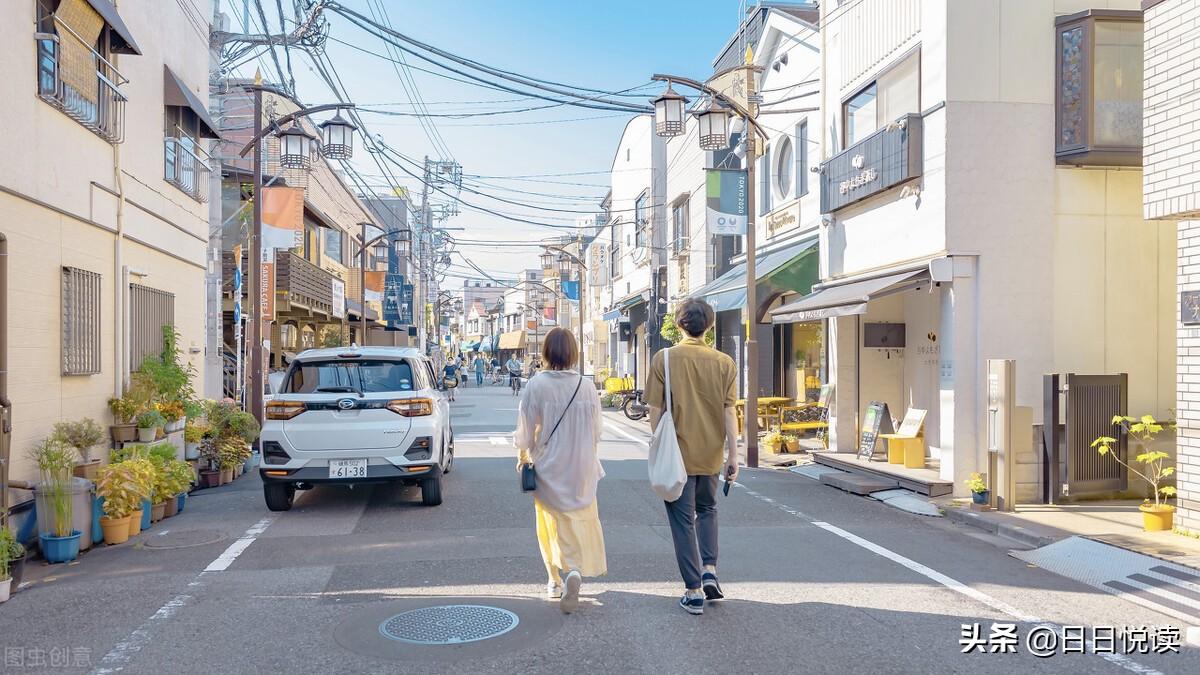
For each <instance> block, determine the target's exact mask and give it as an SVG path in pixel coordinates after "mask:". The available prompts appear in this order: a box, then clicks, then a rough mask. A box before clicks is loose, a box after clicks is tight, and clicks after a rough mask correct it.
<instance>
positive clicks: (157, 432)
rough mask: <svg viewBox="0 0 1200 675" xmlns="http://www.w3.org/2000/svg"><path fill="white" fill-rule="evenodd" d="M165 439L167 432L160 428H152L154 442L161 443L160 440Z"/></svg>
mask: <svg viewBox="0 0 1200 675" xmlns="http://www.w3.org/2000/svg"><path fill="white" fill-rule="evenodd" d="M166 437H167V432H166V431H164V430H163V428H162V427H155V428H154V440H156V441H161V440H162V439H164V438H166Z"/></svg>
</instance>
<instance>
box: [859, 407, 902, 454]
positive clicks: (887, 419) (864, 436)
mask: <svg viewBox="0 0 1200 675" xmlns="http://www.w3.org/2000/svg"><path fill="white" fill-rule="evenodd" d="M890 433H894V431H893V429H892V414H891V412H890V411H888V405H887V403H886V402H881V401H871V403H870V405H868V406H867V411H866V412H865V413H864V414H863V425H862V432H861V435H860V436H859V443H858V457H859V458H860V459H866V460H869V459H871V458H872V457H873V456H874V455H875V445H876V443H878V442H879V434H890Z"/></svg>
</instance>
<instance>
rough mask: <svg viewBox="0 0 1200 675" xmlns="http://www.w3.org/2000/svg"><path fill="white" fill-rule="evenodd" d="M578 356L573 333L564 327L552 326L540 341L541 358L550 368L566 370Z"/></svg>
mask: <svg viewBox="0 0 1200 675" xmlns="http://www.w3.org/2000/svg"><path fill="white" fill-rule="evenodd" d="M578 358H579V346H578V345H576V344H575V335H574V334H573V333H572V332H571V331H569V330H567V329H566V328H552V329H550V332H549V333H546V340H545V341H544V342H542V359H543V360H544V361H545V362H546V365H548V366H549V367H550V370H567V369H568V368H570V367H571V366H573V365H575V360H576V359H578Z"/></svg>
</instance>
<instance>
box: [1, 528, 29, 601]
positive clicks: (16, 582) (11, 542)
mask: <svg viewBox="0 0 1200 675" xmlns="http://www.w3.org/2000/svg"><path fill="white" fill-rule="evenodd" d="M24 571H25V547H24V546H22V545H21V542H19V541H17V538H16V537H15V536H13V533H12V530H10V529H8V528H7V527H0V602H4V601H5V600H8V597H9V595H10V594H11V593H12V592H14V591H16V590H17V588H18V587H19V586H20V585H21V576H22V575H23V574H24Z"/></svg>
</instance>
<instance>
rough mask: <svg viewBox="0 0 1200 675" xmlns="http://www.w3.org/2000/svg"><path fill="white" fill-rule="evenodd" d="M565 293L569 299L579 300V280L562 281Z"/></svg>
mask: <svg viewBox="0 0 1200 675" xmlns="http://www.w3.org/2000/svg"><path fill="white" fill-rule="evenodd" d="M562 292H563V295H565V296H567V299H568V300H576V301H578V300H579V282H578V281H564V282H562Z"/></svg>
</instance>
